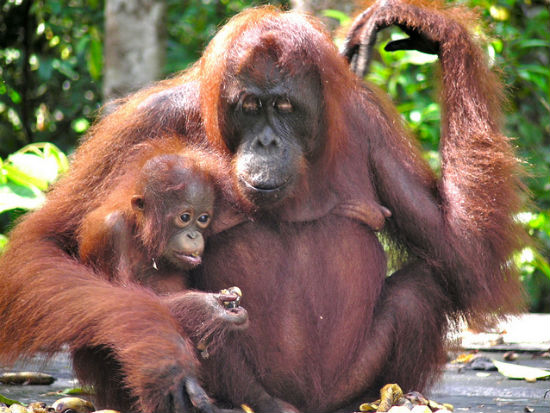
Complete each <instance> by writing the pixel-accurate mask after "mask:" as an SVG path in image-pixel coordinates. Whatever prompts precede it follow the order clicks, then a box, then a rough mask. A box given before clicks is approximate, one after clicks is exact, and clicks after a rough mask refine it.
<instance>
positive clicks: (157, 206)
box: [132, 160, 215, 270]
mask: <svg viewBox="0 0 550 413" xmlns="http://www.w3.org/2000/svg"><path fill="white" fill-rule="evenodd" d="M164 162H165V163H168V162H167V161H166V160H165V161H164ZM157 163H158V162H157ZM168 166H170V165H168ZM166 168H167V169H168V171H167V172H166V173H164V174H163V173H162V171H159V170H156V171H155V172H154V173H153V177H149V178H150V179H149V182H148V183H147V186H146V188H145V190H144V191H143V192H141V193H140V192H138V195H134V196H133V197H132V209H133V210H134V212H135V213H136V214H137V215H138V218H139V219H138V220H137V221H138V222H141V225H142V227H141V231H139V232H141V237H142V238H143V239H144V240H146V239H147V242H145V245H151V242H153V244H154V245H152V247H153V248H157V247H159V246H160V248H161V250H160V251H158V255H157V256H156V257H157V258H158V259H160V260H163V261H165V262H167V263H169V264H171V265H173V266H175V267H176V268H178V269H181V270H189V269H191V268H194V267H196V266H197V265H199V264H200V263H201V260H202V258H201V257H202V253H203V252H204V245H205V235H204V232H205V230H206V229H207V228H208V226H209V225H210V222H211V220H212V214H213V211H214V201H215V193H214V188H213V185H212V184H211V182H210V180H209V179H208V178H207V176H206V175H204V174H202V173H200V172H198V171H196V170H191V169H186V168H183V167H174V166H172V167H171V168H168V167H166ZM138 225H139V224H138ZM149 234H153V235H152V236H149ZM151 240H153V241H151Z"/></svg>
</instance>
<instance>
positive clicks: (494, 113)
mask: <svg viewBox="0 0 550 413" xmlns="http://www.w3.org/2000/svg"><path fill="white" fill-rule="evenodd" d="M434 4H435V5H434V6H433V7H428V5H426V4H425V2H424V3H423V2H415V1H410V2H405V1H399V0H388V1H379V2H376V3H374V4H373V5H372V6H371V7H370V8H369V9H367V10H366V11H365V12H364V13H363V14H361V15H360V16H359V17H358V19H357V20H356V22H355V23H354V25H353V28H352V31H351V32H350V36H349V37H348V43H347V49H346V50H347V51H348V52H351V55H350V54H348V56H352V59H353V56H354V53H353V51H354V50H355V51H356V52H357V53H358V51H359V50H360V49H361V48H363V49H364V48H366V49H368V48H370V47H372V44H373V41H374V40H373V39H374V38H375V37H376V32H377V31H378V30H380V29H382V28H384V27H387V26H390V25H392V24H396V25H399V26H400V27H402V28H403V29H404V30H405V31H406V32H407V33H409V35H410V36H411V38H410V39H409V40H404V41H401V42H400V43H397V44H395V43H394V44H393V45H391V46H389V47H390V49H393V50H396V49H401V48H417V49H421V50H423V51H430V50H431V51H432V52H436V53H437V54H438V56H439V59H440V64H441V72H442V90H441V103H442V111H443V118H442V122H441V123H442V128H441V129H442V136H441V144H440V152H441V178H440V179H438V180H436V179H435V178H434V177H433V176H430V175H431V174H430V173H429V171H428V170H427V167H426V166H425V164H424V162H423V161H422V160H421V157H420V155H419V154H418V151H415V150H414V149H412V148H413V146H414V145H411V143H410V142H409V141H408V140H407V139H406V138H405V137H404V136H405V134H404V133H403V132H402V130H401V128H400V127H398V126H397V127H396V126H395V123H393V124H392V123H391V122H386V123H384V122H382V124H381V125H380V133H378V134H375V135H374V137H373V144H372V145H371V148H372V150H371V158H372V159H371V160H372V164H373V169H374V174H375V179H376V186H377V188H378V191H379V194H380V198H381V201H382V203H383V204H384V205H387V206H388V207H389V209H390V210H391V212H392V214H393V216H392V218H390V219H389V226H390V228H391V230H392V231H393V233H394V234H395V235H396V236H398V237H399V238H400V240H401V241H403V242H404V243H405V244H406V245H407V246H408V247H409V249H410V250H411V251H414V253H415V254H417V255H419V256H421V257H423V259H426V260H428V261H433V264H434V265H436V266H439V267H440V268H441V270H442V271H441V273H442V277H443V278H444V281H445V284H446V285H447V286H448V288H449V292H450V293H451V294H454V295H455V296H456V299H455V303H456V304H457V310H458V311H461V312H463V313H464V314H466V315H468V316H472V315H473V316H474V317H475V316H476V315H480V317H479V318H485V316H484V314H486V312H487V311H495V310H497V309H498V310H513V309H516V308H517V304H518V301H520V297H521V294H519V287H518V281H517V275H516V273H515V269H514V268H513V265H512V264H511V263H510V262H511V255H512V253H513V252H514V251H515V250H517V249H518V248H519V247H520V245H521V241H522V234H523V233H522V231H521V229H520V228H519V227H518V225H517V224H516V223H515V221H514V214H515V213H517V212H518V209H519V207H520V204H521V199H522V195H521V184H520V180H519V175H520V168H519V166H518V161H517V159H516V157H515V155H514V151H513V146H512V144H511V142H510V140H509V139H508V138H506V137H505V136H503V135H502V134H501V133H500V131H499V120H500V100H501V90H500V87H499V83H498V81H497V79H496V77H495V75H494V74H493V73H492V72H491V71H490V70H489V68H488V66H487V63H486V61H485V57H484V55H483V53H482V50H481V49H480V47H479V46H478V45H477V44H476V43H475V41H474V40H473V37H472V35H471V33H470V31H469V29H468V27H467V26H466V22H468V23H469V24H474V23H475V19H474V18H473V17H472V16H471V12H467V11H465V10H464V9H463V8H461V7H453V8H445V7H444V6H443V5H441V4H439V3H437V2H436V3H434ZM426 45H428V46H429V47H428V46H426ZM357 58H358V59H359V58H360V57H359V56H357ZM359 74H362V72H360V73H359ZM365 95H366V96H367V102H373V101H374V99H375V98H374V97H373V94H370V92H368V91H367V92H365Z"/></svg>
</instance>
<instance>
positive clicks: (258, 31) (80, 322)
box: [0, 0, 521, 412]
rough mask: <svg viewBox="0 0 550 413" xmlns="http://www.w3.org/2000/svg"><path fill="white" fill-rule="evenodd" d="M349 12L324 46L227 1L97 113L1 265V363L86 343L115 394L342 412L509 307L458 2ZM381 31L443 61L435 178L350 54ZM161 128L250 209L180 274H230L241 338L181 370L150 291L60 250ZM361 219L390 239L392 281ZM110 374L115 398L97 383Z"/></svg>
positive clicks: (507, 173) (279, 19) (393, 1)
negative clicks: (225, 170)
mask: <svg viewBox="0 0 550 413" xmlns="http://www.w3.org/2000/svg"><path fill="white" fill-rule="evenodd" d="M358 19H359V20H357V22H356V23H355V24H354V26H353V27H352V32H351V33H350V37H349V39H348V43H347V47H346V50H345V53H344V56H340V55H339V54H338V53H337V51H336V49H335V48H334V46H333V44H332V42H331V41H330V38H329V36H328V35H327V33H325V31H324V30H323V28H322V27H321V25H320V23H319V22H318V21H316V20H315V19H313V18H311V17H308V16H304V15H301V14H297V13H292V12H290V13H282V12H279V11H277V10H275V9H273V8H260V9H254V10H249V11H246V12H244V13H242V14H240V15H238V16H237V17H235V18H234V19H232V20H231V21H230V22H229V23H228V24H227V25H226V26H225V27H224V28H222V29H221V31H220V32H219V33H218V35H217V36H216V37H215V38H214V39H213V40H212V42H211V43H210V45H209V46H208V48H207V50H206V52H205V54H204V55H203V57H202V58H201V59H200V61H199V62H198V63H197V64H196V65H195V66H194V67H193V68H192V69H191V70H189V71H188V72H186V73H184V74H183V75H181V76H180V77H177V78H174V79H171V80H169V81H166V82H162V83H160V84H159V85H157V86H154V87H153V88H151V89H149V90H146V91H143V92H140V93H138V94H136V95H134V96H132V97H130V98H129V99H128V100H127V101H126V102H124V103H122V105H121V106H120V107H119V108H118V109H117V110H116V111H115V112H114V113H112V114H111V115H109V116H107V117H106V118H105V119H103V120H102V121H100V122H99V123H98V124H97V125H96V126H95V127H94V128H93V130H92V132H91V133H90V135H89V137H88V139H87V140H86V141H85V142H84V143H83V144H82V145H81V147H80V148H79V150H78V151H77V153H76V155H75V159H74V161H73V169H72V171H71V172H70V173H69V174H68V175H67V176H66V177H65V178H64V179H63V180H62V181H61V182H60V183H59V184H58V185H57V186H56V187H55V188H54V190H53V191H52V192H51V193H50V194H49V197H48V201H47V203H46V205H45V207H44V208H43V209H41V210H40V211H37V212H35V213H33V214H31V215H29V216H28V217H27V218H25V219H24V220H23V221H22V222H20V223H19V225H18V227H17V228H16V229H15V230H14V232H13V234H12V238H11V241H10V242H11V244H10V249H9V250H8V251H7V252H6V253H5V255H4V256H3V258H2V268H3V271H4V272H3V277H2V285H1V287H2V288H0V291H2V295H1V298H0V308H1V309H2V320H3V321H2V322H3V326H2V327H3V328H2V329H1V330H0V341H2V343H5V344H3V348H2V353H3V354H2V356H3V359H15V358H16V357H18V356H21V355H28V354H32V353H34V352H36V351H38V350H43V351H46V352H53V351H57V350H58V349H59V348H60V347H61V345H62V344H65V343H68V344H69V345H70V347H71V349H73V351H75V352H76V353H75V354H77V355H78V354H81V355H82V354H83V356H82V357H76V358H75V363H76V364H77V367H79V370H80V371H82V369H85V368H91V367H94V366H101V371H99V372H97V374H95V375H93V376H92V378H93V381H94V382H95V384H96V387H97V388H98V393H99V396H100V397H101V398H102V400H103V402H104V403H113V405H114V406H115V407H118V406H120V408H123V409H124V408H127V403H130V402H133V403H134V405H135V408H136V409H137V410H140V411H145V412H151V411H157V412H161V411H189V410H188V409H189V406H190V405H194V406H197V408H198V409H199V410H200V411H214V410H215V409H216V405H215V404H213V403H212V402H211V401H210V400H209V399H208V398H207V396H206V394H208V395H210V396H211V397H213V398H214V399H215V401H216V402H217V403H218V404H217V405H218V406H224V407H233V406H238V405H239V404H240V403H247V404H249V405H251V406H252V407H253V408H254V409H255V411H257V412H280V411H295V410H301V411H306V412H329V411H335V410H338V409H343V410H346V409H348V410H352V409H353V408H354V406H355V407H356V403H357V402H358V401H360V400H362V399H363V398H364V397H367V396H368V395H369V394H372V393H374V392H376V391H377V389H378V388H379V387H380V386H381V385H382V384H385V383H387V382H396V383H399V384H400V385H401V387H402V388H403V389H404V390H405V391H407V390H411V389H415V390H422V389H424V388H426V386H428V385H430V384H431V383H432V382H433V380H434V378H435V377H437V372H438V371H439V369H438V368H439V367H440V366H441V364H442V363H443V362H444V360H445V354H444V341H445V336H446V332H447V330H448V328H449V325H450V323H451V324H452V323H453V322H454V321H456V320H458V319H460V318H466V319H467V320H468V321H472V322H476V323H484V322H488V321H490V319H492V318H493V315H494V314H497V313H505V312H510V311H515V310H516V309H517V308H518V306H519V305H520V302H521V294H520V287H519V282H518V277H517V274H516V271H515V269H514V267H513V265H512V261H511V260H510V256H511V254H512V253H513V251H515V250H516V249H517V248H518V247H519V246H520V243H521V239H520V238H521V231H519V230H518V227H517V225H516V223H515V222H514V220H513V214H514V213H515V212H516V211H517V210H518V208H519V205H520V198H521V197H520V195H521V191H520V184H519V179H518V166H517V160H516V158H515V156H514V153H513V149H512V145H511V144H510V142H509V141H508V139H507V138H505V137H504V136H503V135H502V134H501V133H500V132H499V127H498V125H499V101H500V91H499V88H498V83H497V82H496V80H495V77H494V76H493V75H492V74H491V73H490V71H489V70H488V68H487V65H486V64H485V61H484V58H483V55H482V53H481V50H480V49H479V47H478V46H476V45H475V43H474V41H473V40H472V36H471V34H470V32H469V30H468V28H467V26H466V24H465V22H471V21H473V20H472V19H471V16H470V14H469V13H467V12H466V11H465V10H463V9H462V8H450V9H447V8H445V7H444V6H443V5H441V4H439V3H429V4H428V3H427V2H424V1H419V2H416V1H411V2H405V1H400V0H385V1H380V2H378V3H375V4H374V5H373V6H371V7H370V8H369V9H368V10H367V11H366V12H365V13H363V14H362V15H361V16H359V18H358ZM392 24H398V25H399V26H400V27H402V28H403V29H404V30H405V31H406V32H407V33H410V34H411V40H408V41H405V42H401V43H398V44H393V46H392V48H394V49H395V48H401V47H407V48H409V47H414V48H419V49H421V50H424V51H433V52H436V53H437V54H438V56H439V59H440V62H441V68H442V70H441V71H442V92H441V93H442V105H443V113H444V116H443V119H442V138H441V148H440V150H441V159H442V165H441V177H440V178H437V177H436V176H434V174H433V173H432V171H431V170H430V169H429V167H428V166H427V164H426V163H425V162H424V161H423V160H422V158H421V156H420V154H419V151H418V150H417V149H416V145H414V144H413V143H412V142H411V140H410V139H409V137H408V136H407V134H406V132H405V131H404V130H403V127H402V125H401V121H400V118H399V116H398V115H397V114H396V113H395V111H394V110H393V109H392V108H391V106H390V104H389V103H388V101H387V99H386V98H385V97H384V96H382V94H381V93H379V92H377V91H376V90H375V89H374V88H373V87H372V86H371V85H369V84H364V83H363V82H362V81H361V80H360V79H359V78H358V77H357V76H356V75H355V74H354V73H353V72H352V71H351V70H350V68H349V66H348V64H347V60H346V59H349V60H351V62H352V64H353V69H354V70H356V71H357V72H358V73H360V74H361V72H362V71H363V70H364V67H365V66H366V63H367V62H368V49H369V47H372V42H371V40H373V39H374V38H375V34H376V31H377V30H379V29H381V28H383V27H386V26H388V25H392ZM365 48H366V49H365ZM365 50H366V51H367V53H366V52H365ZM356 54H357V57H355V56H356ZM199 103H200V105H199ZM169 129H174V130H176V131H177V132H179V133H183V134H185V135H186V136H188V137H189V140H191V141H202V140H206V144H207V145H209V146H210V147H211V148H212V149H214V150H216V151H218V152H219V153H220V154H221V155H223V156H226V157H227V158H230V159H231V161H232V165H233V170H232V177H233V179H235V180H236V184H237V185H238V187H239V191H240V194H241V197H242V198H243V200H248V201H250V202H252V203H253V204H254V205H255V211H254V212H253V213H252V214H250V219H248V220H239V219H234V220H232V221H231V220H228V221H227V222H228V223H231V225H229V224H228V225H226V226H225V227H224V228H223V230H220V231H219V232H217V233H216V234H213V236H212V237H210V238H209V240H208V245H207V248H206V250H205V254H204V263H203V265H202V266H201V268H199V269H197V270H196V271H193V280H194V281H193V285H192V287H193V288H196V289H199V290H204V291H209V292H212V291H219V290H220V289H221V288H224V287H225V286H227V285H238V286H239V287H241V288H242V290H243V292H244V294H245V296H246V299H247V301H246V307H247V309H248V312H249V316H250V322H249V329H248V330H247V331H246V332H245V334H243V335H241V336H239V337H237V336H235V337H229V338H228V339H227V341H226V342H225V343H224V348H223V349H222V351H220V352H219V353H217V355H216V356H215V357H212V358H209V359H207V360H202V361H201V362H200V365H199V361H198V360H197V357H196V356H195V354H194V353H193V349H192V348H191V346H190V345H189V342H188V340H187V339H186V337H182V336H181V334H180V333H179V331H178V329H177V326H176V323H175V321H174V319H173V318H172V317H171V316H170V313H169V311H168V309H167V308H166V306H165V305H163V303H162V302H161V301H160V300H159V299H158V297H156V296H154V295H152V294H148V293H146V292H144V291H143V290H140V289H135V288H122V287H118V286H115V285H112V284H110V283H109V282H107V281H105V280H104V279H101V277H99V276H98V275H96V274H94V272H93V271H92V270H91V269H90V268H89V267H87V266H85V265H83V264H82V263H80V262H78V259H77V258H76V251H77V248H78V245H77V241H76V238H75V229H76V228H77V227H78V225H79V222H80V220H81V217H82V216H83V215H84V214H85V213H87V212H88V211H90V210H91V209H93V208H94V207H96V206H97V205H99V204H100V203H101V201H102V199H103V198H104V196H105V194H106V193H107V191H108V190H109V187H110V185H111V184H112V183H113V182H114V180H115V179H116V177H117V174H118V172H117V171H118V169H117V168H118V166H119V165H121V164H123V163H124V162H127V158H128V157H129V154H131V152H132V148H133V147H134V146H135V145H136V143H137V142H140V141H143V140H148V139H154V136H157V133H158V131H163V130H169ZM379 230H383V232H384V233H385V235H386V237H387V239H388V240H389V242H391V243H392V244H393V245H395V246H396V248H395V251H397V253H396V254H397V259H396V260H394V261H395V263H394V266H395V267H396V269H395V270H394V271H393V273H392V274H391V276H389V277H387V276H386V272H387V264H386V261H387V259H386V255H385V253H384V250H383V248H382V246H381V244H380V242H379V240H378V238H377V235H376V231H379ZM104 296H105V298H104ZM27 303H32V306H30V307H31V308H29V305H27ZM60 303H62V305H60ZM113 372H117V374H118V373H120V376H118V375H116V376H115V377H117V378H119V379H120V382H121V383H122V386H123V387H124V389H127V390H128V393H126V392H122V391H121V390H120V387H117V386H115V387H113V388H114V389H116V392H115V391H112V392H109V390H108V388H109V386H108V385H107V384H109V383H112V384H117V381H116V380H112V379H111V377H113V376H114V374H113ZM199 374H200V376H201V380H202V381H201V384H202V386H200V385H199V384H198V381H197V376H198V375H199ZM203 389H205V390H206V391H203ZM125 394H128V400H125V399H124V397H123V396H124V395H125Z"/></svg>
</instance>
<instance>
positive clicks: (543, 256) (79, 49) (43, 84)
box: [0, 0, 550, 312]
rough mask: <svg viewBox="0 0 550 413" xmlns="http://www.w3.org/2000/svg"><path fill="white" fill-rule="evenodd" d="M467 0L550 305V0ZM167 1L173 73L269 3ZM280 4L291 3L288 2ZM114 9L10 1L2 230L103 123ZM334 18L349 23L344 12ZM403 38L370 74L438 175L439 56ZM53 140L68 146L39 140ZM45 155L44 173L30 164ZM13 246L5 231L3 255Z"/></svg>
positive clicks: (85, 0) (0, 62)
mask: <svg viewBox="0 0 550 413" xmlns="http://www.w3.org/2000/svg"><path fill="white" fill-rule="evenodd" d="M464 2H465V3H466V4H468V5H469V6H472V7H476V8H477V9H478V11H479V13H480V15H481V16H482V18H483V19H482V20H483V27H479V28H478V29H477V33H478V35H479V36H480V37H481V38H482V40H483V42H484V43H485V44H487V52H488V55H489V58H490V64H491V65H493V66H494V67H495V68H498V69H499V70H500V72H501V75H502V78H503V80H504V82H505V84H506V86H507V91H508V105H507V107H506V118H505V130H506V133H507V134H508V135H509V136H512V137H515V138H516V144H517V146H518V151H519V154H520V155H521V157H522V158H523V159H525V160H526V169H527V171H528V173H529V177H528V178H527V180H526V183H527V185H528V187H529V189H530V191H531V192H532V196H533V199H534V202H533V204H532V205H530V207H529V208H528V209H527V210H526V211H525V212H524V213H522V214H520V216H519V217H518V219H519V220H520V221H521V222H522V223H524V225H525V226H526V227H527V228H528V231H529V233H530V234H531V235H532V238H533V240H534V241H535V243H534V246H533V247H532V248H526V249H525V250H524V251H522V253H521V254H518V256H517V257H516V259H517V261H518V263H519V264H520V268H521V270H522V276H523V279H524V284H525V286H526V289H527V290H528V292H529V294H530V297H531V302H530V308H531V310H533V311H546V312H550V267H549V265H548V258H549V256H550V103H549V84H550V69H549V68H548V67H549V63H550V62H549V60H550V38H549V36H550V35H549V32H548V27H549V23H550V16H549V0H464ZM166 3H167V6H168V7H167V15H166V20H167V25H166V26H167V31H168V41H167V46H166V47H167V61H166V67H165V73H166V74H167V75H168V74H170V73H173V72H175V71H178V70H181V69H184V68H186V67H187V66H188V65H189V64H191V63H192V62H194V61H195V60H196V59H197V58H198V57H199V56H200V54H201V51H202V50H203V48H204V46H205V45H206V43H207V42H208V41H209V39H210V38H211V37H212V36H213V35H214V33H215V32H216V30H217V28H218V27H219V26H221V25H222V24H223V23H224V22H225V21H226V19H228V18H229V17H230V16H232V15H233V14H235V13H237V12H239V11H240V10H242V9H243V8H245V7H249V6H251V5H256V4H261V3H265V1H264V2H261V1H245V0H202V1H199V0H184V1H182V0H166ZM270 3H275V4H282V5H283V6H284V7H288V1H281V2H273V1H272V2H270ZM103 8H104V0H0V233H2V232H4V233H5V232H6V231H7V229H8V228H9V226H10V224H11V223H12V222H13V219H14V218H15V217H17V216H18V215H20V213H21V212H22V211H24V210H26V209H32V208H34V207H36V205H38V204H40V202H41V200H42V199H43V194H42V193H43V190H44V189H45V186H47V184H48V183H49V182H51V181H52V180H53V179H54V178H53V176H55V175H56V174H58V173H61V172H62V171H64V170H65V168H66V159H65V160H64V155H63V153H70V152H71V151H72V150H73V149H74V147H75V146H76V144H77V142H78V139H79V137H80V136H82V134H83V133H85V132H86V130H87V129H88V127H89V126H90V124H91V123H92V122H93V120H94V116H95V114H96V110H97V109H98V108H99V106H100V104H101V94H100V91H101V76H102V65H103V57H102V36H103ZM327 15H328V16H330V17H331V18H335V19H337V20H340V22H341V23H345V22H346V21H348V20H349V16H346V15H343V14H341V13H339V12H336V11H327ZM400 36H403V34H402V33H401V32H400V31H399V30H398V29H395V30H392V29H390V30H386V31H384V33H383V34H382V35H381V36H380V39H381V40H382V41H380V42H379V46H377V50H378V53H379V56H378V59H376V60H375V61H374V62H373V64H372V66H371V73H370V75H369V79H370V80H372V81H373V82H375V83H376V84H378V85H379V86H381V87H382V88H383V89H384V90H386V91H387V92H388V93H389V94H390V95H391V96H392V98H393V99H394V101H395V102H396V103H397V105H398V109H399V111H400V112H401V113H402V114H403V117H404V119H405V120H406V121H407V123H408V124H409V125H410V127H411V128H412V130H413V131H414V133H415V134H416V136H417V137H418V138H419V140H420V141H421V143H422V145H423V147H424V149H425V155H426V158H427V159H428V161H429V162H430V163H431V165H432V166H433V167H434V168H435V169H436V170H437V168H438V165H439V156H438V153H437V144H438V140H439V118H440V108H439V105H438V104H437V103H435V100H436V99H435V97H436V94H437V87H436V86H435V83H434V77H435V75H436V73H435V71H436V70H437V69H436V65H433V64H432V62H433V61H434V60H435V59H434V57H433V56H428V55H424V54H421V53H416V52H405V51H400V52H395V53H386V52H384V51H383V45H384V44H385V41H383V40H389V39H390V38H392V39H396V38H398V37H400ZM46 141H47V142H51V143H53V144H55V145H56V146H52V145H48V144H35V143H36V142H46ZM28 145H30V146H28ZM22 147H24V148H23V149H20V148H22ZM58 148H60V149H58ZM29 156H31V157H33V158H28V157H29ZM2 159H4V161H3V162H2ZM37 159H40V160H39V161H38V162H39V164H38V165H39V168H40V167H41V168H43V169H42V170H40V169H37V168H36V167H35V166H33V167H31V166H30V164H29V162H28V161H29V160H30V161H32V162H31V163H32V164H33V165H34V161H36V160H37ZM5 241H6V240H5V238H4V237H3V236H2V235H0V250H1V248H2V245H3V243H5Z"/></svg>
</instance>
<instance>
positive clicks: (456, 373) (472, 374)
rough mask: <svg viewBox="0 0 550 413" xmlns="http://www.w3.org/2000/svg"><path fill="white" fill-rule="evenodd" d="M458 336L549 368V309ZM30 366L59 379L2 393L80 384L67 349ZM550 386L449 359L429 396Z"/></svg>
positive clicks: (483, 412)
mask: <svg viewBox="0 0 550 413" xmlns="http://www.w3.org/2000/svg"><path fill="white" fill-rule="evenodd" d="M454 339H455V340H457V341H458V343H459V344H460V345H461V346H462V347H463V348H462V349H461V350H460V351H458V352H456V353H453V355H456V354H459V353H464V352H471V351H474V352H475V351H477V352H479V353H482V355H483V356H486V357H488V358H490V359H495V360H499V361H503V355H504V353H505V352H506V351H510V350H513V351H516V352H517V354H518V359H517V360H515V361H513V363H516V364H521V365H526V366H531V367H538V368H541V369H547V370H550V358H548V357H547V356H546V357H541V355H542V353H544V352H545V351H546V352H548V350H549V349H550V314H544V315H541V314H526V315H524V316H522V317H520V318H517V319H513V320H510V321H509V322H508V323H503V324H501V325H500V326H499V327H498V328H496V329H495V330H494V331H493V332H490V333H477V334H474V333H471V332H468V331H464V332H461V333H460V334H459V335H457V336H456V337H454ZM25 370H33V371H41V372H45V373H48V374H51V375H53V376H54V377H56V378H57V380H56V381H55V382H54V383H53V384H52V385H48V386H15V385H2V384H0V394H2V395H4V396H6V397H9V398H11V399H16V400H20V401H22V402H33V401H44V402H48V403H51V402H53V401H55V400H57V399H58V398H59V397H60V396H57V395H51V392H55V391H58V390H63V389H66V388H72V387H75V386H76V385H77V384H76V382H75V380H74V378H73V374H72V372H71V369H70V362H69V360H68V358H67V356H66V354H60V355H59V356H57V357H55V358H54V359H52V360H51V361H50V362H49V363H48V364H46V365H44V363H43V362H40V361H37V360H34V361H31V362H29V363H27V364H24V365H23V364H19V365H17V366H16V368H14V369H10V371H25ZM4 371H8V370H7V369H3V368H2V367H0V373H2V372H4ZM549 390H550V380H538V381H536V382H535V383H528V382H527V381H525V380H511V379H508V378H506V377H504V376H502V375H501V374H500V373H498V372H496V371H476V370H469V369H467V368H466V367H465V366H464V365H459V364H451V363H450V364H448V365H447V368H446V370H445V373H444V375H443V377H442V380H441V381H440V382H439V383H438V384H437V385H436V386H435V387H434V389H433V390H432V391H431V392H430V393H429V394H426V396H428V397H429V398H430V399H432V400H435V401H437V402H440V403H451V404H452V405H454V408H455V412H468V413H496V412H502V413H525V412H527V413H528V412H536V413H550V392H549ZM547 392H548V393H547ZM546 393H547V394H546ZM545 394H546V396H545Z"/></svg>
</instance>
